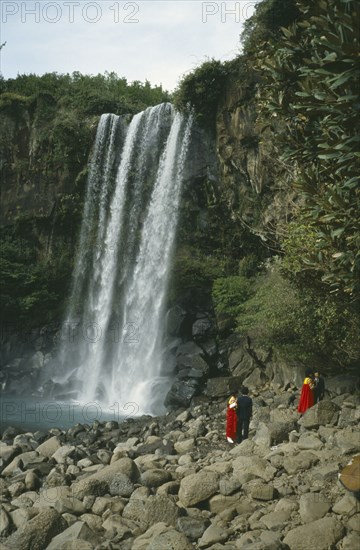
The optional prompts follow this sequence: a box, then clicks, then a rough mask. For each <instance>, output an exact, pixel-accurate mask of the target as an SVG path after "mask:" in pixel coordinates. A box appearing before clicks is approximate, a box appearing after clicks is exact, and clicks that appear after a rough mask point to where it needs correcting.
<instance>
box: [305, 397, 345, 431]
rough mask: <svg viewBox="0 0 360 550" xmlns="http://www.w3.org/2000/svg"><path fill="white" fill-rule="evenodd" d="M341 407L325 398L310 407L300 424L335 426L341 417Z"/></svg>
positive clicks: (316, 426)
mask: <svg viewBox="0 0 360 550" xmlns="http://www.w3.org/2000/svg"><path fill="white" fill-rule="evenodd" d="M339 411H340V407H339V406H338V405H336V403H333V402H332V401H327V400H323V401H320V402H319V403H316V404H315V405H314V406H313V407H310V409H308V410H307V411H306V412H305V413H304V415H303V417H302V418H300V420H299V424H300V425H302V426H304V428H308V429H311V428H318V427H319V426H325V425H326V424H330V425H332V426H335V425H336V423H337V421H338V418H339Z"/></svg>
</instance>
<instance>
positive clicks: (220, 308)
mask: <svg viewBox="0 0 360 550" xmlns="http://www.w3.org/2000/svg"><path fill="white" fill-rule="evenodd" d="M250 295H251V282H250V280H249V279H246V278H245V277H242V276H239V275H233V276H231V277H222V278H219V279H216V280H215V281H214V284H213V292H212V296H213V301H214V304H215V310H216V312H217V313H218V314H219V313H226V314H228V315H231V316H233V317H237V316H238V315H239V314H240V312H241V310H242V306H243V304H244V303H245V302H246V301H247V300H248V299H249V297H250Z"/></svg>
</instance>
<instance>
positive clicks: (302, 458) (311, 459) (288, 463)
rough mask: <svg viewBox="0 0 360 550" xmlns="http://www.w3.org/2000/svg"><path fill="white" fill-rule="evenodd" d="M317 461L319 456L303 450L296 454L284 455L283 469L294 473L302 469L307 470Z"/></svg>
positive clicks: (290, 473)
mask: <svg viewBox="0 0 360 550" xmlns="http://www.w3.org/2000/svg"><path fill="white" fill-rule="evenodd" d="M318 462H319V457H317V456H316V455H314V454H313V453H311V452H310V451H303V452H301V453H299V454H298V455H296V456H285V458H284V469H285V471H286V472H287V473H288V474H289V475H292V474H296V473H297V472H301V471H302V470H308V469H309V468H311V466H314V464H317V463H318Z"/></svg>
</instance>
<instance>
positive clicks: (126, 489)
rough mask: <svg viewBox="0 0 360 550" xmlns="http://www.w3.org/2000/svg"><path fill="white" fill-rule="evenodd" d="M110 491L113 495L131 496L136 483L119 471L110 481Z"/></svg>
mask: <svg viewBox="0 0 360 550" xmlns="http://www.w3.org/2000/svg"><path fill="white" fill-rule="evenodd" d="M109 491H110V495H112V496H120V497H129V496H130V495H131V494H132V492H133V491H134V484H133V482H132V481H131V479H130V478H129V477H128V476H127V475H126V474H123V473H122V472H118V473H117V474H115V475H114V477H113V478H112V480H111V482H110V485H109Z"/></svg>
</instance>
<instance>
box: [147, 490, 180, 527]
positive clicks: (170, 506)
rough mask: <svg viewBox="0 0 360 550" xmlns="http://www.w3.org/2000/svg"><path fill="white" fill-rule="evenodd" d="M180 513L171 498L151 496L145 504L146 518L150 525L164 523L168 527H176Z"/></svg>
mask: <svg viewBox="0 0 360 550" xmlns="http://www.w3.org/2000/svg"><path fill="white" fill-rule="evenodd" d="M179 512H180V510H179V508H178V506H176V504H175V503H174V501H173V500H172V499H171V498H170V497H167V496H162V495H150V496H149V498H148V499H147V500H146V503H145V509H144V516H145V521H146V522H147V524H148V525H154V524H155V523H159V522H160V521H164V522H165V523H166V524H167V525H173V526H175V525H176V522H177V519H178V517H179Z"/></svg>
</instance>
